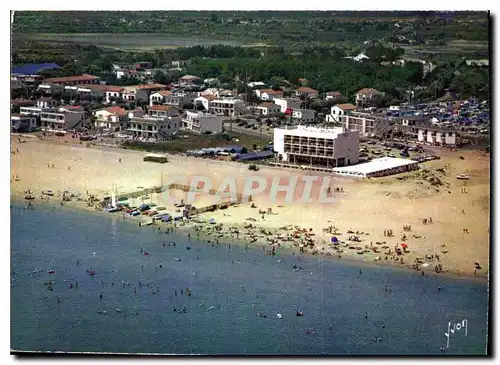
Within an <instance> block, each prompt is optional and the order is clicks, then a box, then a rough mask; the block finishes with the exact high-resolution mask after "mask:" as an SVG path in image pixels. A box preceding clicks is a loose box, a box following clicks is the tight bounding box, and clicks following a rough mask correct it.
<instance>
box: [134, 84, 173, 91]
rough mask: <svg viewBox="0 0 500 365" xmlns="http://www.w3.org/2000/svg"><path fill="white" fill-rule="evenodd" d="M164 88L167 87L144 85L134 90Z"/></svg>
mask: <svg viewBox="0 0 500 365" xmlns="http://www.w3.org/2000/svg"><path fill="white" fill-rule="evenodd" d="M165 87H167V85H163V84H146V85H137V86H135V88H136V89H137V90H147V89H161V88H165Z"/></svg>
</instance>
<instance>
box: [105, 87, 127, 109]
mask: <svg viewBox="0 0 500 365" xmlns="http://www.w3.org/2000/svg"><path fill="white" fill-rule="evenodd" d="M124 91H125V90H124V89H123V87H121V86H112V85H107V86H106V103H107V104H110V103H111V102H113V101H114V100H118V99H122V98H123V92H124Z"/></svg>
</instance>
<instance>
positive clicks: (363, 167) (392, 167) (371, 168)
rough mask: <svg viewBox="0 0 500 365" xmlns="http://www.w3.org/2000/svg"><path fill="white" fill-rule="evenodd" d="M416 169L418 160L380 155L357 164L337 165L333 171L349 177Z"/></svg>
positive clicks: (371, 175)
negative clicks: (380, 156)
mask: <svg viewBox="0 0 500 365" xmlns="http://www.w3.org/2000/svg"><path fill="white" fill-rule="evenodd" d="M416 169H418V162H417V161H412V160H406V159H404V158H393V157H382V158H376V159H374V160H372V161H370V162H366V163H361V164H357V165H351V166H345V167H337V168H334V169H333V172H334V173H335V174H338V175H342V176H350V177H363V178H364V177H382V176H388V175H395V174H401V173H403V172H408V171H413V170H416Z"/></svg>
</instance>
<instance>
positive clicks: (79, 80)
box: [44, 74, 100, 85]
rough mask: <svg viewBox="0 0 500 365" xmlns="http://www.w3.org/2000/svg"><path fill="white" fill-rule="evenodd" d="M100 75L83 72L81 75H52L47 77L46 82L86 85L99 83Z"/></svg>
mask: <svg viewBox="0 0 500 365" xmlns="http://www.w3.org/2000/svg"><path fill="white" fill-rule="evenodd" d="M99 80H100V79H99V77H97V76H93V75H88V74H83V75H79V76H68V77H52V78H49V79H45V81H44V83H48V84H50V83H52V84H60V85H86V84H99Z"/></svg>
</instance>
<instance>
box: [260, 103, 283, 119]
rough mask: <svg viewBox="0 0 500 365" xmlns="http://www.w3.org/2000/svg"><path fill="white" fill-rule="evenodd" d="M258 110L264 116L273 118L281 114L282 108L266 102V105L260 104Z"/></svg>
mask: <svg viewBox="0 0 500 365" xmlns="http://www.w3.org/2000/svg"><path fill="white" fill-rule="evenodd" d="M257 110H258V111H259V112H260V114H262V115H265V116H267V117H272V116H275V115H278V114H279V113H280V111H281V107H280V106H279V105H277V104H274V103H270V102H265V103H262V104H259V106H258V107H257Z"/></svg>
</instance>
